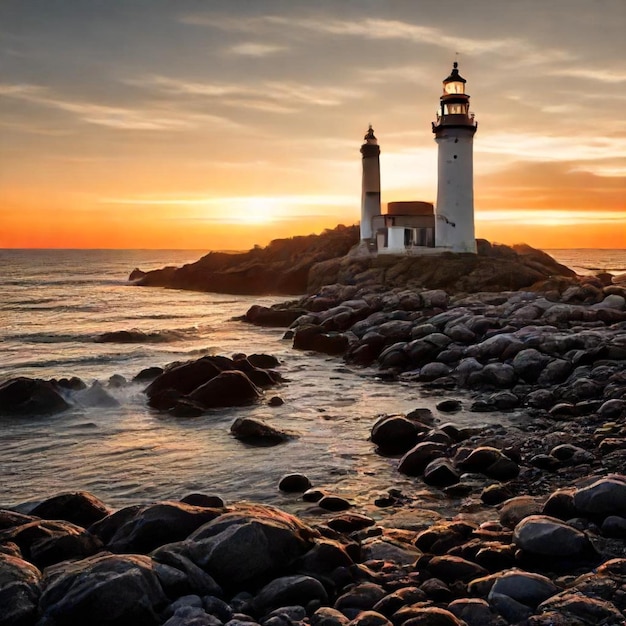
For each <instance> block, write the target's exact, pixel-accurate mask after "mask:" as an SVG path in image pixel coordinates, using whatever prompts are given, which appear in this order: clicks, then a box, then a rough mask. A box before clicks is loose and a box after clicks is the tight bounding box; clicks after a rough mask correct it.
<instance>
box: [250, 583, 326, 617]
mask: <svg viewBox="0 0 626 626" xmlns="http://www.w3.org/2000/svg"><path fill="white" fill-rule="evenodd" d="M309 602H319V603H320V604H325V603H327V602H328V594H327V593H326V590H325V589H324V585H322V583H321V582H319V581H318V580H316V579H315V578H312V577H311V576H302V575H295V576H282V577H281V578H276V579H274V580H273V581H272V582H270V583H268V584H267V585H265V587H263V588H262V589H261V590H260V591H259V592H258V593H257V594H256V596H255V597H254V599H253V600H252V603H251V604H252V608H253V610H254V612H255V613H256V614H258V615H265V614H266V613H268V612H269V611H271V610H273V609H276V608H279V607H283V606H291V605H300V606H306V605H307V604H308V603H309Z"/></svg>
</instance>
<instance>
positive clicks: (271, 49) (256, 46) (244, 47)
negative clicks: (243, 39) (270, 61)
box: [227, 42, 287, 57]
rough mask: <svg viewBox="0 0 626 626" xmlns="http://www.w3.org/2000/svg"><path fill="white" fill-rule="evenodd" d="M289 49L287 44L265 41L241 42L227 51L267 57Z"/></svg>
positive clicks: (242, 54) (248, 55)
mask: <svg viewBox="0 0 626 626" xmlns="http://www.w3.org/2000/svg"><path fill="white" fill-rule="evenodd" d="M285 50H287V48H286V47H285V46H276V45H271V44H265V43H254V42H248V43H240V44H237V45H235V46H231V47H230V48H229V49H228V50H227V52H229V53H230V54H235V55H239V56H247V57H266V56H269V55H271V54H277V53H279V52H284V51H285Z"/></svg>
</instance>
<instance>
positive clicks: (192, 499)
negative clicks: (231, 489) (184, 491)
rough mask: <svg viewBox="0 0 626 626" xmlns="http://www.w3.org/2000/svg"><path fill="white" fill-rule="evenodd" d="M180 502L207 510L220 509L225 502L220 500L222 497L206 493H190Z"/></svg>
mask: <svg viewBox="0 0 626 626" xmlns="http://www.w3.org/2000/svg"><path fill="white" fill-rule="evenodd" d="M180 501H181V502H182V503H184V504H191V506H202V507H207V508H217V509H220V508H222V507H223V506H225V504H224V500H223V499H222V498H220V496H215V495H209V494H206V493H190V494H188V495H186V496H184V497H183V498H181V499H180Z"/></svg>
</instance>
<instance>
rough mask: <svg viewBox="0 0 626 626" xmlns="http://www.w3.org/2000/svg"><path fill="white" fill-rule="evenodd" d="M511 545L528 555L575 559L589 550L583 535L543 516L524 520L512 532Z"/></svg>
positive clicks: (534, 516)
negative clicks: (513, 544)
mask: <svg viewBox="0 0 626 626" xmlns="http://www.w3.org/2000/svg"><path fill="white" fill-rule="evenodd" d="M513 543H515V545H516V546H517V547H518V548H520V549H521V550H524V551H525V552H528V553H530V554H536V555H544V556H569V557H574V558H575V557H577V556H582V555H583V553H587V552H588V551H589V548H590V543H589V539H588V538H587V536H586V535H585V533H583V532H581V531H579V530H577V529H575V528H573V527H572V526H569V525H568V524H565V523H564V522H562V521H561V520H559V519H556V518H554V517H548V516H545V515H530V516H529V517H526V518H524V519H523V520H522V521H521V522H519V524H517V526H516V527H515V529H514V531H513Z"/></svg>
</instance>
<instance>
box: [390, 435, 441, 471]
mask: <svg viewBox="0 0 626 626" xmlns="http://www.w3.org/2000/svg"><path fill="white" fill-rule="evenodd" d="M446 449H447V446H446V445H445V444H442V443H436V442H432V441H424V442H422V443H418V444H417V445H416V446H415V447H414V448H412V449H411V450H409V451H408V452H407V453H406V454H405V455H404V456H403V457H402V459H400V463H399V465H398V471H399V472H400V473H401V474H406V475H407V476H420V475H421V474H422V473H423V472H424V470H425V469H426V466H427V465H428V464H429V463H430V462H432V461H433V459H437V458H439V457H442V456H443V455H444V454H445V452H446Z"/></svg>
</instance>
